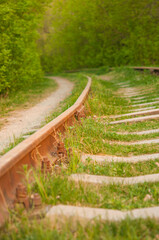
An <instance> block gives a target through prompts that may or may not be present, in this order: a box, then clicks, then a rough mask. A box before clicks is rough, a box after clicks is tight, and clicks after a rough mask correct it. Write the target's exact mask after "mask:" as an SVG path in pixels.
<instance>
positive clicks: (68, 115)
mask: <svg viewBox="0 0 159 240" xmlns="http://www.w3.org/2000/svg"><path fill="white" fill-rule="evenodd" d="M134 69H136V70H144V69H145V68H144V67H143V68H142V67H141V68H137V67H134ZM146 69H148V70H150V71H151V73H158V72H159V68H146ZM120 86H121V88H127V89H128V87H129V85H128V84H126V85H125V83H124V84H122V83H121V84H120ZM90 87H91V78H90V77H88V84H87V86H86V88H85V90H84V91H83V93H82V94H81V96H80V97H79V98H78V100H77V101H76V103H75V104H74V105H73V106H72V107H71V108H69V109H68V110H67V111H65V112H64V113H62V114H61V115H60V116H59V117H57V118H56V119H55V120H53V121H52V122H50V123H49V124H48V125H46V126H45V127H43V128H42V129H40V130H39V131H38V132H37V133H35V134H34V135H32V136H31V137H30V138H28V139H26V140H25V141H24V142H22V143H21V144H19V145H18V146H17V147H15V148H14V149H13V150H11V151H10V152H8V153H7V154H6V155H5V156H3V157H2V158H1V159H0V220H1V223H2V222H3V221H4V219H5V217H7V215H8V211H7V207H8V205H9V204H10V203H12V202H13V200H14V199H15V191H16V187H17V185H18V183H19V182H20V181H21V178H22V176H21V175H20V174H19V170H21V169H22V166H23V164H28V165H29V166H31V165H32V166H35V167H36V166H37V165H38V164H39V161H38V152H39V151H40V154H41V155H42V156H46V155H50V156H52V153H53V152H54V146H55V145H56V144H57V138H56V133H57V132H64V131H65V125H70V124H73V123H74V120H75V118H78V119H80V117H82V116H83V111H84V108H83V104H84V102H85V100H86V98H87V96H88V93H89V91H90ZM141 94H142V93H141ZM141 94H140V92H135V93H134V92H133V91H130V90H127V93H126V96H131V97H133V96H136V95H138V97H137V98H138V100H139V103H138V107H141V106H149V104H146V103H144V105H143V103H141V102H142V100H143V97H140V95H141ZM140 98H141V99H140ZM140 100H141V102H140ZM155 103H158V101H155V100H154V103H153V104H155ZM132 107H133V104H132ZM149 109H150V108H149V107H148V109H145V111H144V112H139V111H140V110H138V113H136V114H135V113H134V114H129V113H128V114H127V116H126V117H129V118H127V119H124V120H118V121H112V122H110V124H119V123H121V121H124V122H132V124H133V123H134V122H136V121H137V122H138V121H148V120H149V119H152V118H153V119H157V118H158V117H159V115H158V109H156V110H149ZM152 113H153V115H151V114H152ZM145 115H146V116H145ZM134 116H135V117H134ZM120 117H125V116H114V118H120ZM132 117H133V118H132ZM102 119H103V118H102ZM149 131H151V129H150V130H149ZM152 131H153V129H152ZM156 132H158V129H157V130H156ZM118 134H120V133H118ZM133 134H135V133H133ZM136 134H138V133H136ZM141 134H142V133H141ZM143 134H144V133H143ZM150 142H151V140H150ZM125 144H126V143H125ZM88 157H89V158H90V159H92V161H94V162H95V164H103V163H104V162H105V161H107V162H126V163H130V162H144V161H148V160H155V159H157V158H159V153H154V154H147V155H141V156H134V157H117V156H103V155H99V156H98V155H90V154H89V155H88V154H83V155H82V156H81V161H83V162H85V161H86V159H87V158H88ZM70 180H73V181H75V182H85V183H89V184H112V183H113V184H121V183H122V184H126V185H127V184H130V185H131V184H136V183H139V182H140V183H141V182H142V183H143V182H156V181H157V182H158V181H159V175H158V174H152V175H144V176H138V177H131V178H117V177H114V178H113V177H101V176H95V175H82V174H81V175H77V174H76V175H75V174H74V175H71V176H70ZM158 208H159V207H157V206H156V207H153V208H145V209H134V210H132V211H127V212H122V211H117V210H111V209H97V208H86V207H74V206H64V205H59V206H54V207H53V208H51V209H50V211H48V213H47V217H49V218H50V219H55V217H58V218H59V217H60V216H62V217H66V218H67V217H75V218H77V219H79V218H82V219H85V220H87V221H89V220H92V219H94V218H100V219H101V220H109V221H120V220H123V219H125V218H127V217H130V218H132V219H136V218H147V217H151V218H158V219H159V210H158Z"/></svg>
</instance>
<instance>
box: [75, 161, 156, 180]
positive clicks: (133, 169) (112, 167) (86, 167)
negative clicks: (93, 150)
mask: <svg viewBox="0 0 159 240" xmlns="http://www.w3.org/2000/svg"><path fill="white" fill-rule="evenodd" d="M72 161H74V159H72ZM157 164H158V165H159V160H156V161H148V162H139V163H134V164H132V163H114V162H112V163H104V164H102V165H99V164H98V163H91V161H89V159H88V160H87V162H86V163H82V162H80V160H79V163H77V168H76V171H74V172H75V173H87V174H94V175H103V176H111V177H132V176H134V177H135V176H139V175H146V174H154V173H159V166H158V165H157Z"/></svg>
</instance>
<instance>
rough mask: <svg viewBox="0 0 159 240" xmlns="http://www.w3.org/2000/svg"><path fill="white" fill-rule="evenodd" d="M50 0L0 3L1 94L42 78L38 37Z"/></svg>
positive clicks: (13, 0)
mask: <svg viewBox="0 0 159 240" xmlns="http://www.w3.org/2000/svg"><path fill="white" fill-rule="evenodd" d="M47 2H48V1H44V0H23V1H22V0H8V1H3V0H2V1H1V3H0V23H1V24H0V94H1V93H6V92H8V91H10V90H12V91H14V90H17V88H25V87H26V86H28V85H30V84H32V83H33V82H36V81H39V80H40V79H42V70H41V66H40V60H39V55H38V52H37V46H36V40H37V38H38V34H37V28H38V25H39V22H40V19H41V17H42V15H43V12H44V9H45V6H46V4H47Z"/></svg>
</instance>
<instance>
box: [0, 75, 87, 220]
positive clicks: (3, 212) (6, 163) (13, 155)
mask: <svg viewBox="0 0 159 240" xmlns="http://www.w3.org/2000/svg"><path fill="white" fill-rule="evenodd" d="M90 87H91V78H90V77H88V83H87V86H86V87H85V89H84V91H83V92H82V94H81V95H80V96H79V98H78V99H77V101H76V102H75V103H74V104H73V105H72V106H71V107H70V108H69V109H67V110H66V111H65V112H63V113H62V114H61V115H59V116H58V117H57V118H55V119H54V120H53V121H51V122H50V123H48V124H47V125H46V126H44V127H43V128H41V129H40V130H39V131H37V132H36V133H34V134H33V135H31V136H30V137H29V138H28V139H26V140H24V141H23V142H22V143H20V144H19V145H17V146H16V147H15V148H13V149H12V150H10V151H9V152H8V153H6V154H5V155H4V156H3V157H2V158H1V159H0V223H1V224H2V223H3V222H4V220H5V219H6V218H7V216H8V206H10V205H11V204H12V203H13V201H14V200H15V195H16V188H17V186H18V184H19V183H20V182H21V180H22V178H23V175H22V174H21V173H20V171H22V168H23V165H24V164H25V165H26V164H27V165H28V167H30V166H33V167H36V166H38V165H39V162H40V159H39V154H40V156H50V157H52V153H53V152H54V148H55V144H56V143H57V139H56V134H57V132H64V131H65V127H66V125H71V124H73V123H74V121H75V118H76V117H78V116H80V110H81V109H83V104H84V102H85V100H86V98H87V96H88V94H89V91H90Z"/></svg>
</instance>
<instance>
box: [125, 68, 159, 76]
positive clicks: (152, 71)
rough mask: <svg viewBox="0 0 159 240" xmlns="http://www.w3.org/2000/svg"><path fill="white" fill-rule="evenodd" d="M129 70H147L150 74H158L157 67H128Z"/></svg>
mask: <svg viewBox="0 0 159 240" xmlns="http://www.w3.org/2000/svg"><path fill="white" fill-rule="evenodd" d="M130 68H132V69H134V70H139V71H144V70H149V71H150V73H156V74H159V67H130Z"/></svg>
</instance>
